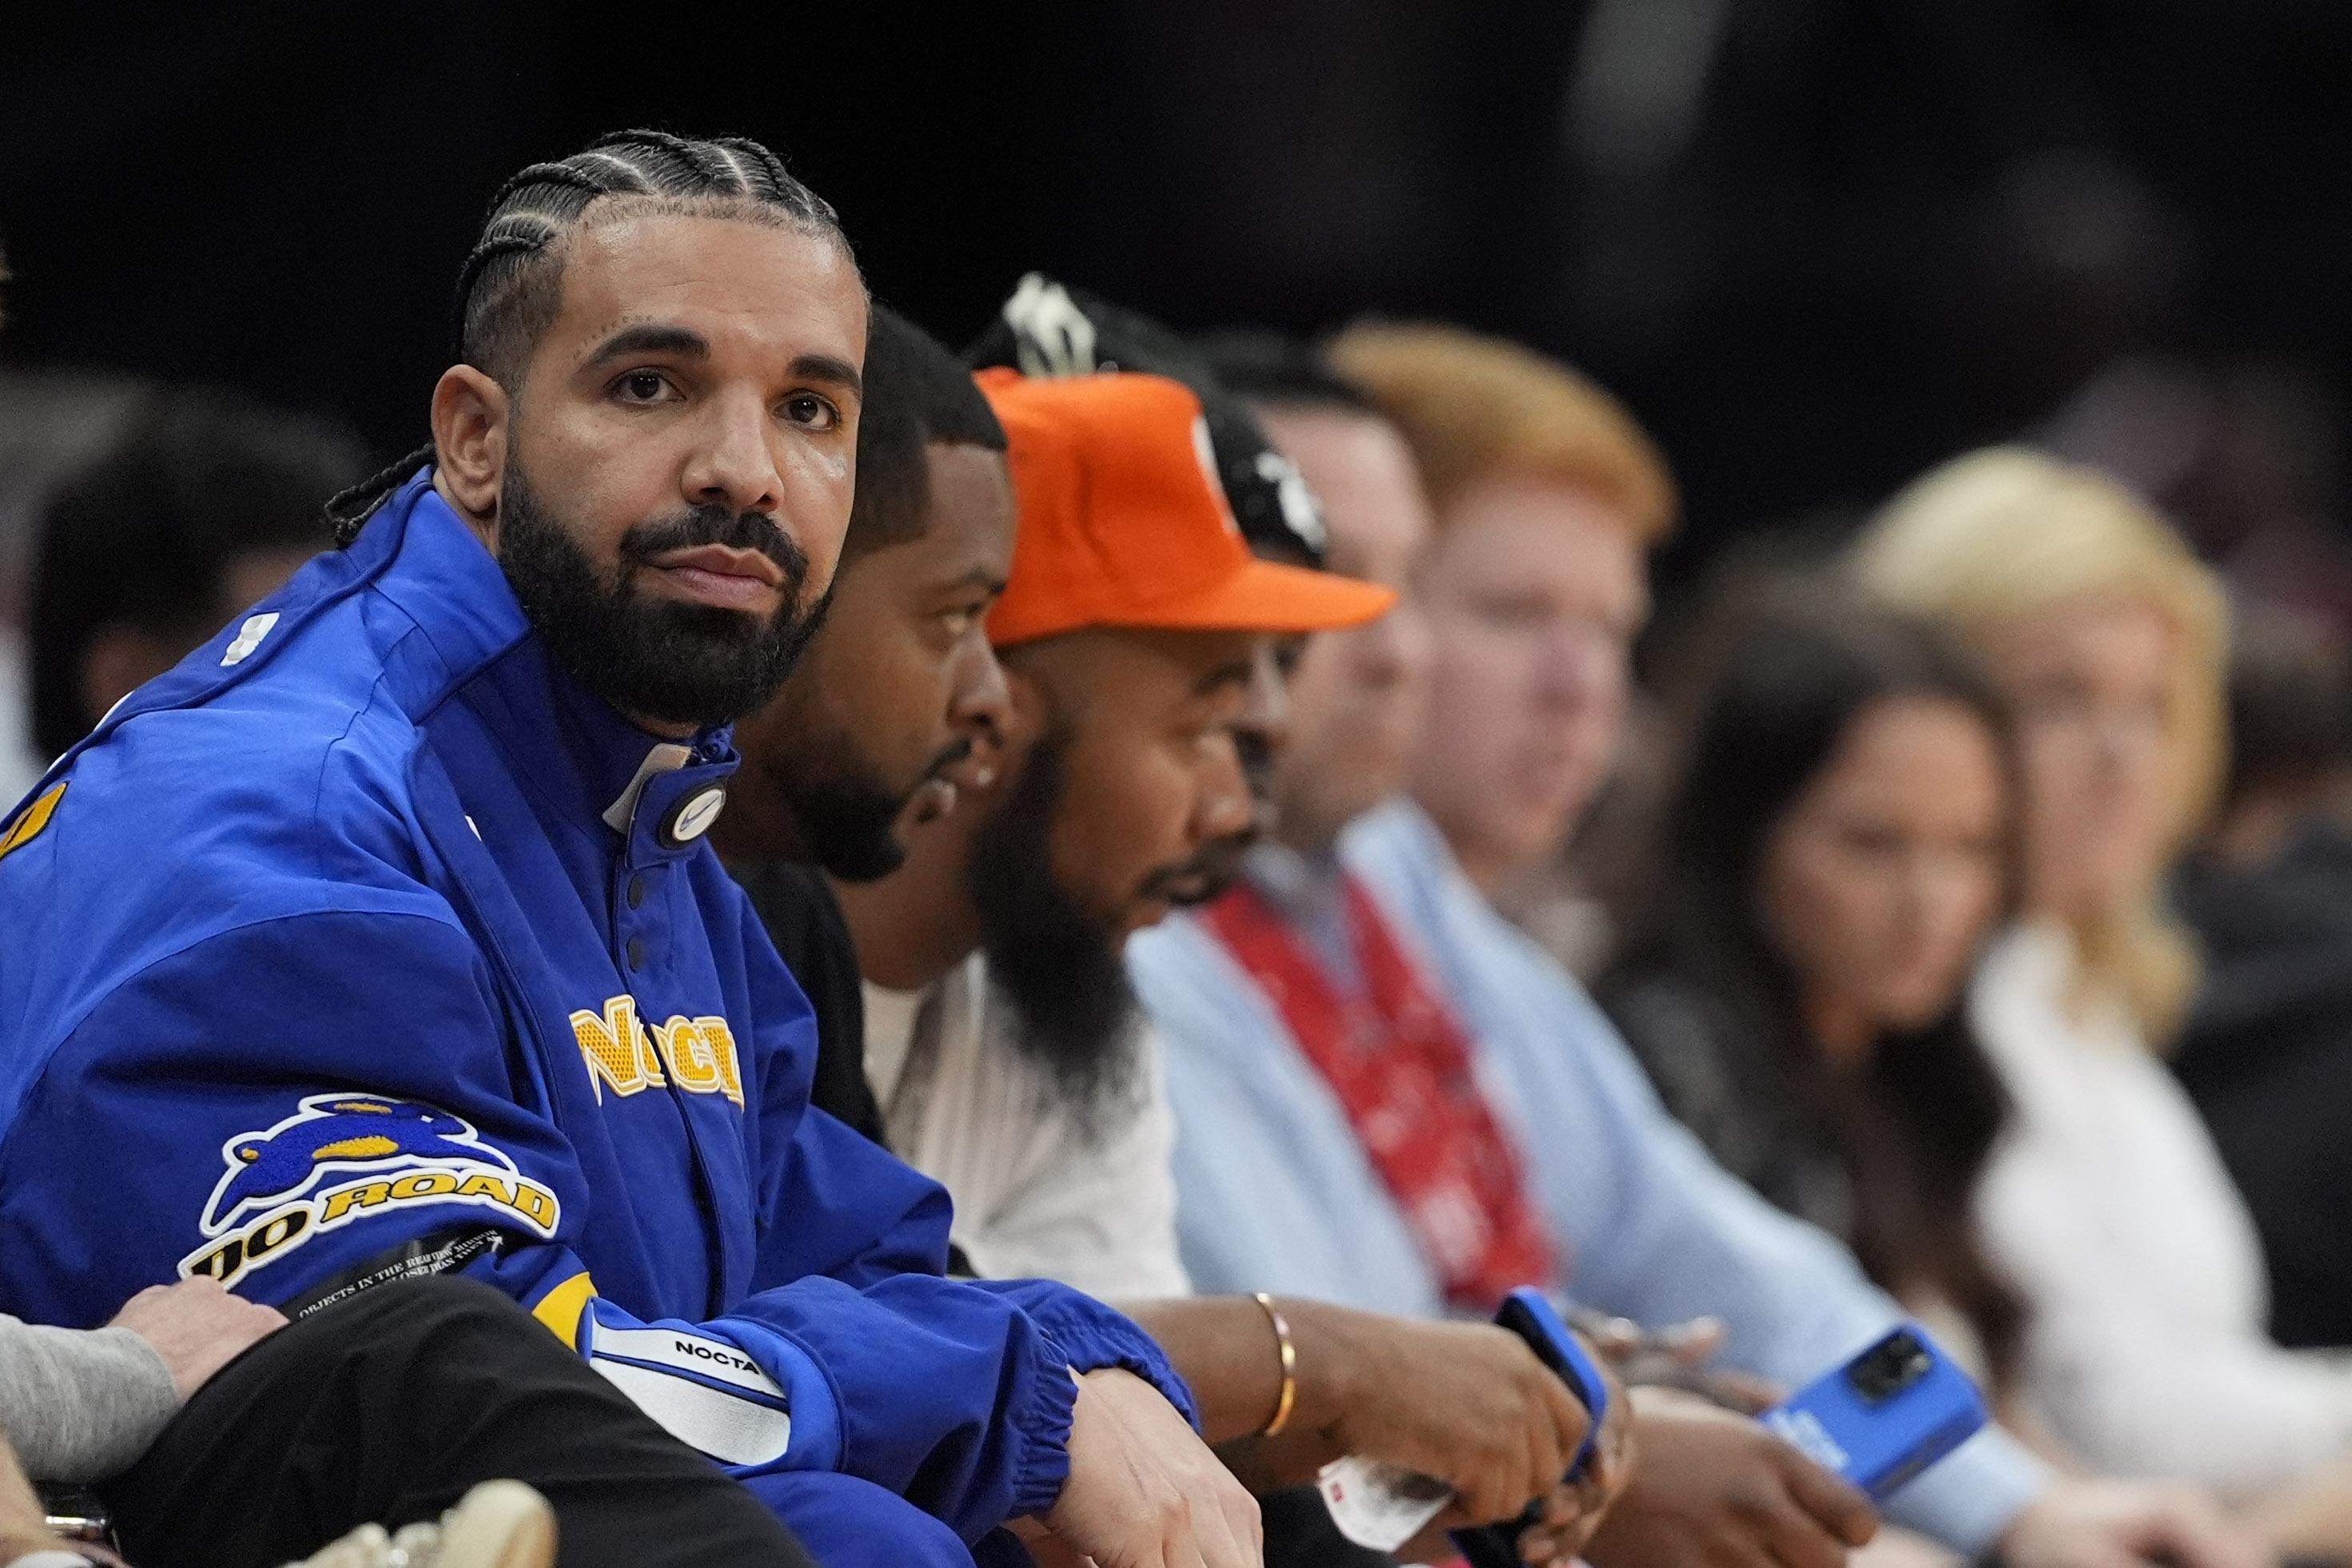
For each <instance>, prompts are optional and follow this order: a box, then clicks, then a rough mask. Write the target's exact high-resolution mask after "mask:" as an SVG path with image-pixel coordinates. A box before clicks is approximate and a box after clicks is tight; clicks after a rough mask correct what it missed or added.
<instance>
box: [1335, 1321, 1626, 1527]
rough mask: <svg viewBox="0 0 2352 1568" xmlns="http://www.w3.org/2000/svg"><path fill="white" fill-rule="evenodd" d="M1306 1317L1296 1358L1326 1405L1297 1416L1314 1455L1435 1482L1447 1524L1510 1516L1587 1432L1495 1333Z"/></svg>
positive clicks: (1584, 1421) (1520, 1347) (1577, 1415)
mask: <svg viewBox="0 0 2352 1568" xmlns="http://www.w3.org/2000/svg"><path fill="white" fill-rule="evenodd" d="M1312 1321H1313V1322H1314V1324H1315V1331H1316V1338H1315V1340H1314V1342H1312V1343H1311V1344H1302V1345H1301V1347H1300V1350H1299V1359H1300V1361H1301V1362H1302V1363H1307V1364H1311V1365H1313V1366H1315V1367H1317V1368H1319V1369H1323V1370H1325V1371H1326V1372H1327V1373H1331V1374H1332V1377H1331V1384H1330V1386H1329V1397H1328V1400H1325V1399H1319V1398H1318V1401H1317V1403H1318V1405H1328V1413H1327V1412H1325V1411H1317V1412H1312V1413H1309V1419H1310V1420H1313V1421H1316V1422H1317V1426H1318V1433H1319V1435H1320V1436H1321V1438H1322V1439H1323V1441H1322V1443H1321V1445H1319V1448H1320V1451H1321V1458H1337V1457H1338V1456H1339V1455H1340V1454H1360V1455H1362V1456H1363V1457H1364V1458H1368V1459H1381V1460H1384V1461H1386V1462H1387V1463H1389V1464H1391V1465H1402V1466H1403V1467H1404V1468H1407V1469H1411V1470H1419V1471H1420V1472H1421V1473H1422V1474H1423V1475H1428V1476H1435V1477H1436V1478H1438V1479H1440V1480H1443V1481H1444V1482H1445V1483H1446V1484H1447V1485H1449V1486H1451V1487H1453V1489H1454V1492H1455V1493H1456V1501H1455V1503H1454V1506H1453V1508H1452V1509H1450V1510H1448V1514H1447V1516H1446V1518H1447V1521H1448V1523H1449V1524H1451V1525H1455V1526H1459V1525H1467V1524H1485V1523H1488V1522H1491V1521H1496V1520H1502V1519H1513V1518H1516V1517H1517V1515H1518V1513H1519V1510H1522V1509H1524V1508H1526V1507H1527V1505H1528V1500H1530V1499H1533V1498H1537V1497H1540V1496H1543V1495H1544V1494H1546V1493H1548V1492H1549V1491H1551V1490H1553V1489H1556V1488H1558V1487H1559V1479H1560V1476H1561V1475H1562V1474H1563V1473H1564V1472H1565V1471H1566V1470H1567V1468H1568V1465H1569V1461H1570V1459H1572V1458H1575V1456H1576V1450H1577V1449H1578V1447H1580V1446H1581V1445H1582V1443H1583V1442H1584V1434H1585V1432H1586V1431H1587V1429H1588V1428H1589V1427H1590V1426H1591V1418H1590V1417H1589V1416H1588V1415H1586V1414H1585V1411H1584V1406H1582V1405H1580V1404H1578V1403H1577V1401H1576V1396H1575V1395H1574V1394H1570V1393H1569V1391H1568V1387H1567V1385H1566V1384H1563V1383H1561V1382H1560V1380H1559V1378H1558V1377H1556V1376H1554V1375H1553V1374H1552V1372H1551V1370H1550V1369H1549V1367H1546V1366H1545V1365H1544V1363H1542V1362H1540V1361H1538V1360H1537V1359H1536V1354H1535V1352H1533V1351H1531V1350H1529V1349H1528V1346H1527V1342H1526V1341H1524V1340H1522V1339H1520V1338H1519V1337H1518V1336H1517V1334H1515V1333H1512V1332H1511V1331H1509V1330H1507V1329H1498V1328H1496V1326H1495V1325H1493V1324H1492V1323H1432V1322H1417V1321H1411V1320H1406V1319H1399V1318H1382V1317H1375V1316H1372V1315H1370V1314H1369V1313H1346V1314H1340V1313H1337V1312H1318V1313H1317V1314H1315V1316H1314V1318H1313V1320H1312ZM1310 1355H1311V1356H1312V1357H1313V1358H1314V1359H1313V1361H1312V1362H1311V1363H1308V1357H1309V1356H1310ZM1319 1462H1320V1459H1319V1458H1318V1463H1319Z"/></svg>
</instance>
